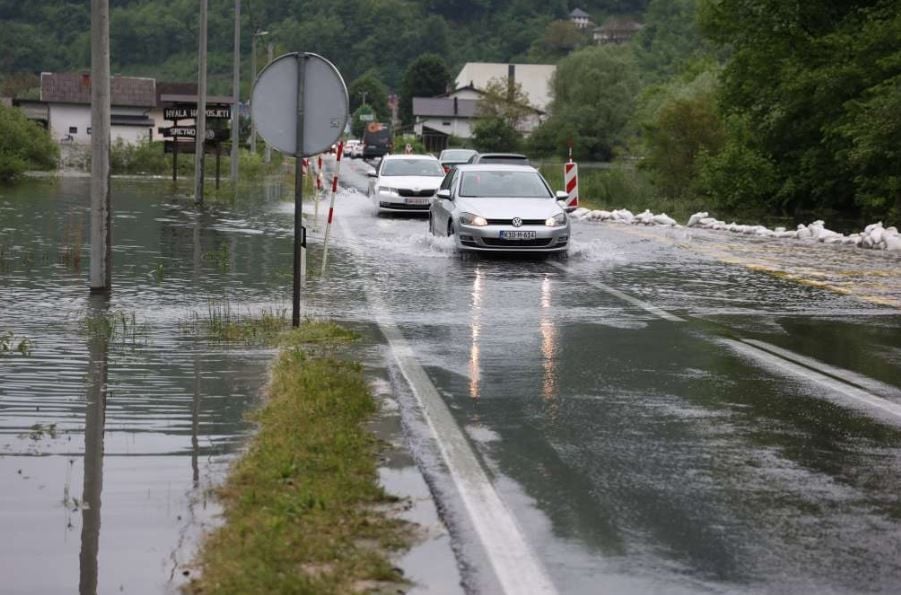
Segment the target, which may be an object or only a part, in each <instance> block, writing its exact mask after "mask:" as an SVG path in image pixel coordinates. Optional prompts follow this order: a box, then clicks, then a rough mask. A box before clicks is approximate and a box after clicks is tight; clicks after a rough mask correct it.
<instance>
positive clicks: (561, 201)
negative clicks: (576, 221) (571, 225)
mask: <svg viewBox="0 0 901 595" xmlns="http://www.w3.org/2000/svg"><path fill="white" fill-rule="evenodd" d="M555 196H556V198H557V204H558V205H560V208H561V209H563V210H564V211H566V212H567V213H572V212H573V211H575V210H576V209H577V208H578V207H569V206H566V201H567V200H569V194H568V193H566V192H564V191H563V190H558V191H557V192H556V194H555Z"/></svg>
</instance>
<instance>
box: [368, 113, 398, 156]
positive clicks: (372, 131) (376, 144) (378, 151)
mask: <svg viewBox="0 0 901 595" xmlns="http://www.w3.org/2000/svg"><path fill="white" fill-rule="evenodd" d="M390 152H391V129H390V128H388V127H387V126H386V125H384V124H382V123H381V122H370V123H369V124H367V125H366V128H365V129H364V130H363V159H374V158H376V157H382V156H383V155H386V154H388V153H390Z"/></svg>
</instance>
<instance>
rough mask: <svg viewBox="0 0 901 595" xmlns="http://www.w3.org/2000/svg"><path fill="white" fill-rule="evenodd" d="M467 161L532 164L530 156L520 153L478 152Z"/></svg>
mask: <svg viewBox="0 0 901 595" xmlns="http://www.w3.org/2000/svg"><path fill="white" fill-rule="evenodd" d="M467 163H506V164H508V165H532V164H531V163H529V158H528V157H526V156H525V155H521V154H519V153H476V154H475V155H473V156H472V157H470V158H469V161H468V162H467Z"/></svg>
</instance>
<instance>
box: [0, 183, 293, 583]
mask: <svg viewBox="0 0 901 595" xmlns="http://www.w3.org/2000/svg"><path fill="white" fill-rule="evenodd" d="M167 188H169V186H168V185H167V184H166V185H162V186H161V185H160V183H159V182H146V181H137V182H136V181H127V182H126V181H121V180H114V193H115V200H116V213H115V216H114V220H113V238H114V245H113V267H112V273H113V284H112V286H113V291H112V293H111V294H110V295H109V296H108V297H107V298H103V297H96V298H95V297H93V296H89V292H88V284H87V280H86V275H85V274H84V273H83V271H85V270H87V266H79V263H81V264H82V265H84V264H86V263H87V258H88V246H87V245H83V244H82V243H81V239H80V238H86V237H89V234H88V230H87V225H88V222H89V221H88V218H87V217H84V216H82V215H83V214H85V213H88V212H89V205H90V192H89V190H90V185H89V180H74V179H67V178H63V179H60V180H59V181H55V182H53V183H26V184H22V185H19V186H16V187H14V188H5V189H4V190H3V193H2V194H0V332H5V331H7V330H8V331H11V332H14V333H15V335H16V336H19V337H27V338H29V339H30V340H31V341H32V342H33V344H34V346H33V349H32V354H31V356H30V357H24V356H20V355H16V356H15V357H5V356H4V357H2V358H0V485H2V486H3V489H2V490H0V535H3V536H4V539H3V540H2V541H0V576H2V577H3V586H2V587H0V590H9V591H13V592H36V593H37V592H39V593H59V592H71V591H72V590H74V586H75V585H76V584H77V585H78V586H79V590H80V592H81V593H95V592H115V591H119V590H124V591H126V592H132V593H159V592H164V591H167V590H168V591H171V590H173V589H174V588H177V585H178V581H179V579H181V577H182V570H183V568H184V566H183V565H184V564H185V563H186V562H188V561H189V559H190V555H191V549H192V548H193V547H194V544H195V543H196V541H197V538H198V536H199V534H200V531H201V529H202V526H203V525H204V524H205V523H207V522H209V519H210V518H211V515H212V514H213V513H214V512H215V509H214V508H213V507H212V506H211V505H210V503H209V502H208V500H207V492H208V490H209V488H210V486H211V485H212V484H213V483H214V482H216V481H217V480H218V479H219V478H220V477H221V474H222V472H223V471H224V468H225V464H226V463H227V461H228V457H229V456H230V454H231V453H232V452H234V451H235V449H236V448H237V446H238V445H239V444H240V443H241V441H242V439H243V437H244V436H245V435H246V433H247V432H248V430H249V427H248V424H247V422H246V421H245V418H244V414H245V412H246V411H247V410H248V408H250V407H252V406H253V405H254V404H255V403H256V400H257V398H258V395H259V391H260V390H261V388H262V386H263V385H264V383H265V379H266V376H265V374H266V366H267V364H268V361H269V359H270V358H271V351H268V350H262V349H259V348H256V347H245V346H243V345H222V344H218V343H211V342H209V341H207V340H206V339H205V338H203V337H197V336H195V335H194V334H193V333H194V331H193V330H192V326H191V325H190V324H189V323H190V322H191V321H192V320H195V315H196V316H197V317H199V319H200V321H201V322H202V321H203V320H205V319H206V318H207V317H208V316H209V310H210V307H211V306H215V305H217V304H228V306H229V308H230V311H231V312H234V313H236V314H241V315H244V314H247V313H249V312H258V311H260V310H262V309H264V308H270V309H271V308H279V307H284V302H285V299H286V296H288V295H290V293H289V287H288V285H287V282H289V279H287V280H286V276H285V271H286V270H288V271H289V270H290V254H291V252H290V250H291V234H290V222H291V215H290V213H288V214H286V213H283V212H282V209H281V207H280V205H279V204H278V203H269V202H267V201H266V196H267V193H266V192H263V191H260V192H256V191H253V192H248V193H247V195H246V196H242V197H241V199H240V200H238V201H236V202H235V203H234V204H233V205H231V206H229V207H227V208H226V207H224V206H223V205H222V204H215V203H208V205H207V206H206V207H205V208H203V209H195V207H194V205H193V204H192V202H191V201H189V200H183V199H181V198H179V197H178V196H176V195H174V194H170V191H169V190H167ZM278 194H279V192H278V191H277V190H274V191H271V192H269V194H268V196H271V197H276V196H277V195H278ZM286 281H287V282H286ZM286 290H287V291H286ZM104 321H106V322H107V323H108V322H112V323H114V324H113V326H114V327H115V328H114V329H112V330H110V332H109V333H108V334H104V331H103V330H102V329H100V331H99V332H100V335H99V336H98V334H97V332H98V329H93V330H92V329H91V325H96V324H102V323H103V322H104ZM123 324H126V327H124V328H123V326H122V325H123ZM193 328H201V329H202V328H203V325H199V326H195V327H193ZM104 338H105V340H99V339H104ZM86 372H87V374H86ZM79 484H82V485H83V490H82V493H81V494H77V488H76V487H75V486H78V485H79ZM101 493H102V498H101ZM70 494H71V495H70ZM79 496H80V498H79ZM101 500H102V503H103V507H102V510H103V522H102V523H101ZM61 519H62V521H63V527H62V531H61V530H60V520H61ZM79 522H80V523H81V526H80V527H79V526H78V523H79ZM79 534H80V539H79V538H78V536H79ZM48 568H49V569H52V571H51V572H48V571H47V570H46V569H48Z"/></svg>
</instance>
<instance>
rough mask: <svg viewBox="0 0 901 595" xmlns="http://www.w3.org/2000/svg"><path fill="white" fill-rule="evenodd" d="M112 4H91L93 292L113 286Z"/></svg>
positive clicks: (96, 0)
mask: <svg viewBox="0 0 901 595" xmlns="http://www.w3.org/2000/svg"><path fill="white" fill-rule="evenodd" d="M111 220H112V217H111V215H110V64H109V0H91V269H90V284H91V292H92V293H95V292H105V291H109V290H110V286H111V285H112V270H111V264H112V262H111V261H112V255H113V249H112V230H111V229H110V222H111Z"/></svg>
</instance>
